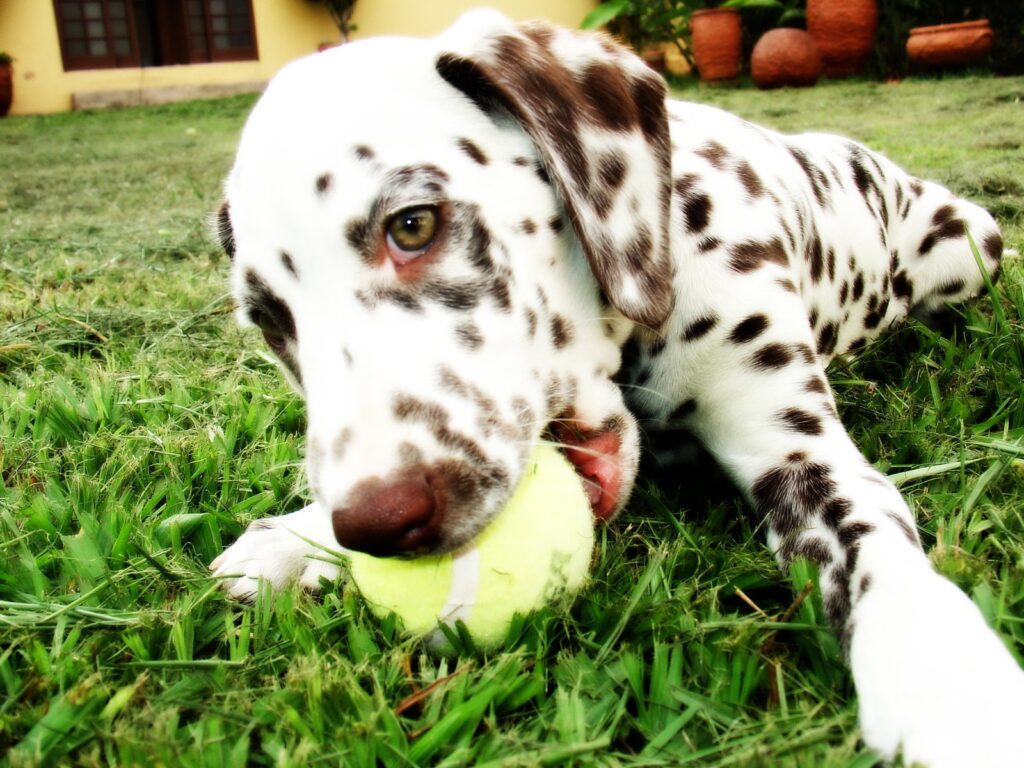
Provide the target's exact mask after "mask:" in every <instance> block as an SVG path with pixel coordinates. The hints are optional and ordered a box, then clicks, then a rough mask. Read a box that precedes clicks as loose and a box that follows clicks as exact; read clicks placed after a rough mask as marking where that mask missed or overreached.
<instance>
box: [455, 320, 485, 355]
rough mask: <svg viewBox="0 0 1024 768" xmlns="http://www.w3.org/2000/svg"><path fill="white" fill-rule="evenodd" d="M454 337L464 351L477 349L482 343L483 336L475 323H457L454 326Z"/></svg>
mask: <svg viewBox="0 0 1024 768" xmlns="http://www.w3.org/2000/svg"><path fill="white" fill-rule="evenodd" d="M455 336H456V338H457V339H458V340H459V342H460V343H461V344H462V346H464V347H465V348H466V349H471V350H472V349H479V348H480V347H481V346H482V345H483V343H484V337H483V334H481V333H480V329H479V328H478V327H477V326H476V324H475V323H468V322H467V323H459V324H458V325H457V326H455Z"/></svg>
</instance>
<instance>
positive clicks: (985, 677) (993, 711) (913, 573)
mask: <svg viewBox="0 0 1024 768" xmlns="http://www.w3.org/2000/svg"><path fill="white" fill-rule="evenodd" d="M887 587H894V588H891V589H887ZM853 620H854V630H853V631H854V634H853V639H852V642H851V646H850V662H851V665H852V668H853V677H854V681H855V683H856V685H857V693H858V696H859V700H860V703H859V707H860V724H861V729H862V731H863V735H864V740H865V742H866V743H867V744H868V746H869V747H871V748H872V749H874V750H876V751H877V752H878V753H879V754H881V755H882V756H883V757H885V758H887V759H892V758H893V757H895V755H896V754H897V753H902V756H903V762H904V764H905V765H914V764H920V765H924V766H928V767H929V768H966V767H969V768H995V767H996V766H999V767H1000V768H1001V767H1002V766H1021V765H1024V672H1022V670H1021V669H1020V667H1019V666H1018V665H1017V663H1016V662H1015V661H1014V659H1013V657H1012V656H1011V655H1010V654H1009V652H1008V651H1007V650H1006V648H1005V646H1004V645H1003V644H1002V642H1001V641H1000V640H999V638H998V637H996V635H995V634H994V633H993V632H992V631H991V630H990V629H989V628H988V626H987V625H986V624H985V620H984V619H983V618H982V615H981V612H980V611H979V610H978V609H977V607H976V606H975V605H974V603H972V602H971V601H970V599H969V598H968V597H967V596H966V595H965V594H964V593H963V592H961V591H960V590H959V589H957V588H956V587H955V586H954V585H953V584H952V583H950V582H949V581H946V580H945V579H944V578H942V577H940V576H938V575H937V574H935V573H934V572H933V571H931V570H929V569H926V568H913V569H908V572H904V573H903V574H901V578H900V579H899V583H898V584H889V585H886V584H883V583H874V584H873V585H872V586H871V587H870V589H869V590H868V593H867V594H866V595H865V596H864V598H863V599H862V600H861V601H860V603H858V605H857V608H856V610H855V611H854V614H853Z"/></svg>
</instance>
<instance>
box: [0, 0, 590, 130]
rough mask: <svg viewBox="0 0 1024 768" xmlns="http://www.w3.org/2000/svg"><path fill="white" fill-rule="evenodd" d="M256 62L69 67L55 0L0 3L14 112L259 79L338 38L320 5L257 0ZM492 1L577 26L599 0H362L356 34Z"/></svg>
mask: <svg viewBox="0 0 1024 768" xmlns="http://www.w3.org/2000/svg"><path fill="white" fill-rule="evenodd" d="M252 4H253V14H254V16H255V21H256V38H257V46H258V48H259V56H260V58H259V61H243V62H231V63H227V64H193V65H189V66H170V67H145V68H132V69H96V70H82V71H73V72H65V71H64V66H63V64H62V62H61V56H60V41H59V39H58V37H57V21H56V18H55V14H54V9H53V2H52V0H0V51H6V52H7V53H9V54H11V55H12V56H13V57H14V58H15V62H14V103H13V105H12V107H11V114H15V115H17V114H38V113H44V112H62V111H65V110H68V109H70V108H71V94H72V93H82V92H93V91H122V90H123V91H140V90H144V89H152V88H169V87H172V86H188V85H229V84H241V83H262V82H265V81H267V80H269V79H270V78H271V77H272V76H273V74H274V73H275V72H277V70H278V69H280V68H281V66H282V65H284V64H285V63H287V62H288V61H291V60H292V59H295V58H298V57H300V56H303V55H305V54H307V53H311V52H313V51H314V50H316V47H317V45H318V44H319V43H322V42H327V41H334V40H337V39H338V32H337V30H336V29H335V27H334V25H333V24H332V22H331V21H330V18H329V17H328V16H327V14H326V12H325V11H323V9H322V8H319V7H317V6H314V5H312V4H311V3H309V2H307V0H253V3H252ZM484 4H489V5H492V6H494V7H497V8H499V9H501V10H502V11H504V12H505V13H506V14H508V15H509V16H511V17H513V18H515V19H528V18H535V17H543V18H547V19H550V20H551V21H554V22H557V23H559V24H563V25H565V26H573V27H575V26H578V25H579V22H580V20H581V19H582V18H583V16H584V15H585V14H586V13H587V11H589V10H590V9H591V8H593V7H594V5H596V0H490V2H487V0H429V2H424V0H363V2H360V3H358V4H357V5H356V13H355V18H354V22H355V23H356V24H357V25H358V27H359V29H358V31H357V32H356V34H355V35H353V37H357V38H358V37H369V36H372V35H384V34H400V35H414V36H429V35H433V34H436V33H438V32H440V31H441V30H442V29H444V28H445V27H447V26H448V25H449V24H451V23H452V22H453V21H454V20H455V19H456V18H458V16H459V14H460V13H462V12H463V11H465V10H467V9H469V8H473V7H476V6H478V5H484Z"/></svg>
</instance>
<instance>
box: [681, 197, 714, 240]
mask: <svg viewBox="0 0 1024 768" xmlns="http://www.w3.org/2000/svg"><path fill="white" fill-rule="evenodd" d="M711 208H712V205H711V198H710V197H708V196H707V195H705V194H703V193H701V194H698V195H694V196H692V197H689V198H686V199H685V200H684V202H683V214H684V215H685V216H686V228H687V230H689V231H690V232H691V233H693V234H698V233H700V232H703V231H704V230H705V229H707V226H708V224H709V223H710V222H711Z"/></svg>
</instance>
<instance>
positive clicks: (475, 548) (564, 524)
mask: <svg viewBox="0 0 1024 768" xmlns="http://www.w3.org/2000/svg"><path fill="white" fill-rule="evenodd" d="M593 548H594V519H593V513H592V512H591V508H590V502H589V501H588V499H587V495H586V493H585V492H584V490H583V485H582V483H581V481H580V478H579V476H578V475H577V474H576V472H575V470H574V469H573V468H572V465H571V464H570V463H569V461H568V460H567V459H566V458H565V457H564V456H563V455H562V454H561V453H560V452H559V451H557V450H556V449H555V448H553V447H551V446H549V445H539V446H538V447H537V449H536V450H535V451H534V453H533V456H532V457H531V459H530V462H529V464H528V465H527V467H526V472H525V473H524V475H523V479H522V481H520V483H519V486H518V487H517V488H516V490H515V492H514V493H513V494H512V498H511V500H510V501H509V503H508V504H507V505H506V507H505V508H504V509H503V510H502V511H501V512H500V513H499V514H498V516H497V517H496V518H495V519H494V520H493V521H492V522H491V523H490V525H488V526H487V528H486V529H484V531H483V532H482V533H481V534H480V535H479V536H478V537H477V538H476V539H475V540H474V541H473V542H471V543H470V544H468V545H467V546H466V547H464V548H462V549H461V550H459V551H457V552H454V553H452V554H448V555H442V556H440V557H422V558H418V559H415V560H402V559H396V558H378V557H371V556H369V555H364V554H361V553H352V554H351V570H352V577H353V579H354V581H355V583H356V586H357V587H358V588H359V591H360V592H361V593H362V595H363V597H364V598H365V599H366V601H367V603H368V605H369V606H370V608H371V609H372V610H373V612H374V613H376V614H377V615H378V616H382V617H383V616H386V615H388V614H389V613H392V612H393V613H395V614H397V615H398V616H399V617H400V618H401V619H402V622H403V624H404V625H405V629H406V631H408V632H409V633H411V634H414V635H427V634H431V633H433V634H432V635H431V637H432V639H433V640H434V641H435V642H439V643H442V644H443V640H444V635H443V633H441V632H440V631H439V630H438V625H439V624H442V623H444V624H449V625H452V624H454V623H455V622H456V621H459V620H461V621H462V622H463V623H464V624H465V625H466V628H467V629H468V630H469V633H470V635H471V636H472V638H473V641H474V642H475V643H476V644H477V645H478V646H479V647H482V648H486V647H488V646H494V645H496V644H498V643H500V642H501V641H502V640H503V639H504V638H505V635H506V633H507V631H508V627H509V624H510V623H511V621H512V617H513V615H514V614H516V613H520V614H525V613H528V612H530V611H532V610H534V609H536V608H540V607H542V606H544V605H548V604H551V603H553V602H558V601H560V600H564V599H566V598H569V597H571V596H572V595H574V594H575V593H576V592H578V591H579V589H580V588H581V587H582V586H583V584H584V583H585V582H586V580H587V575H588V573H589V570H590V559H591V555H592V552H593Z"/></svg>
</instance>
